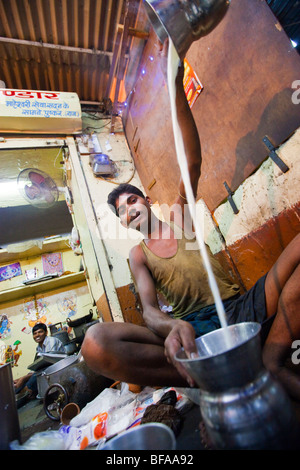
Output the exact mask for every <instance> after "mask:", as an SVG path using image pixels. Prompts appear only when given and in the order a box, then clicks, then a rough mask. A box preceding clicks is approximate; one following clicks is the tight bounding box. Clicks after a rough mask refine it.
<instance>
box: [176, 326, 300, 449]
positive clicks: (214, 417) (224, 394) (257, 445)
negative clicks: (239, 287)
mask: <svg viewBox="0 0 300 470" xmlns="http://www.w3.org/2000/svg"><path fill="white" fill-rule="evenodd" d="M260 329H261V327H260V325H259V324H258V323H253V322H247V323H239V324H237V325H231V326H229V327H227V328H220V329H219V330H215V331H212V332H211V333H208V334H206V335H203V336H202V337H200V338H197V339H196V344H197V349H198V353H199V357H198V358H195V359H188V358H187V356H186V354H185V352H184V351H183V349H181V350H180V351H179V352H178V353H177V355H176V359H177V360H178V361H179V362H180V363H181V364H182V365H183V366H184V367H185V368H186V370H187V371H188V372H189V374H190V375H191V376H192V377H193V378H194V380H195V381H196V383H197V385H198V386H199V389H200V394H199V395H200V410H201V415H202V418H203V421H204V423H205V427H206V430H207V433H208V435H209V437H210V440H211V442H212V444H213V446H214V447H215V448H216V449H249V450H262V449H274V450H275V449H276V450H277V449H293V448H296V447H297V445H298V443H299V423H298V421H297V419H296V416H295V411H294V409H293V406H292V403H291V401H290V399H289V397H288V395H287V394H286V392H285V391H284V390H283V388H282V387H281V385H280V384H279V383H278V382H277V381H275V380H274V378H273V377H272V376H271V375H270V373H269V372H268V371H267V370H266V369H265V368H264V367H263V363H262V358H261V343H260Z"/></svg>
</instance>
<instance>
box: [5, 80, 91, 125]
mask: <svg viewBox="0 0 300 470" xmlns="http://www.w3.org/2000/svg"><path fill="white" fill-rule="evenodd" d="M81 130H82V122H81V107H80V102H79V98H78V95H77V94H76V93H67V92H58V91H55V92H52V91H40V90H39V91H37V90H17V89H15V90H14V89H6V88H3V89H0V132H14V133H16V132H21V133H34V134H35V133H37V134H41V133H43V134H44V133H47V134H48V133H50V134H54V133H55V134H68V133H71V134H73V133H80V132H81Z"/></svg>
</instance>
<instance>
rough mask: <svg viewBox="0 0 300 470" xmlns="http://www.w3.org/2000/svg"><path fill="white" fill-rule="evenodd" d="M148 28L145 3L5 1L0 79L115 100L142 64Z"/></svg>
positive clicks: (1, 5) (0, 2)
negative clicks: (118, 91)
mask: <svg viewBox="0 0 300 470" xmlns="http://www.w3.org/2000/svg"><path fill="white" fill-rule="evenodd" d="M145 26H148V29H149V25H148V20H147V18H146V14H145V11H144V7H143V6H142V0H130V1H126V0H9V1H7V0H0V61H1V65H0V80H3V81H4V82H5V85H6V88H18V89H31V90H51V91H69V92H76V93H77V94H78V96H79V99H80V100H81V101H83V102H103V100H105V99H106V98H108V97H109V96H111V98H112V101H114V93H115V90H116V89H117V90H120V91H121V92H122V87H123V82H122V79H123V77H124V73H127V74H128V73H129V71H130V74H131V75H132V74H133V73H134V70H135V68H136V66H137V65H138V59H139V56H140V55H141V52H142V50H143V47H144V43H145V39H147V37H148V34H147V32H145V31H144V27H145ZM114 79H115V80H114Z"/></svg>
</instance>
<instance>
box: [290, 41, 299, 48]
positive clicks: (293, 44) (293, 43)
mask: <svg viewBox="0 0 300 470" xmlns="http://www.w3.org/2000/svg"><path fill="white" fill-rule="evenodd" d="M291 43H292V46H293V47H297V46H298V44H297V43H296V41H293V40H292V39H291Z"/></svg>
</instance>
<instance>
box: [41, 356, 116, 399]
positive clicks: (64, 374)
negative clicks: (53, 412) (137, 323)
mask: <svg viewBox="0 0 300 470" xmlns="http://www.w3.org/2000/svg"><path fill="white" fill-rule="evenodd" d="M112 383H113V381H112V380H110V379H107V378H106V377H103V376H102V375H98V374H95V373H94V372H93V371H92V370H91V369H89V368H88V366H87V365H86V363H85V361H84V359H83V357H82V356H81V355H78V356H76V355H74V356H68V357H66V358H65V359H62V360H61V361H59V362H57V363H56V364H53V365H51V366H50V367H47V368H46V369H45V370H44V371H43V372H41V373H40V374H39V375H38V377H37V384H38V396H39V398H44V401H45V399H46V398H47V395H48V391H49V390H50V388H52V390H53V389H54V388H55V387H53V386H54V385H59V386H60V388H61V389H62V390H63V391H64V394H65V397H64V403H65V404H66V403H69V402H74V403H77V405H78V406H79V407H80V408H82V407H83V406H85V405H86V404H87V403H88V402H89V401H91V400H93V399H94V398H95V397H96V396H97V395H98V394H99V393H100V392H101V391H102V390H104V388H107V387H109V386H110V385H111V384H112ZM48 398H49V397H48Z"/></svg>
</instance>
